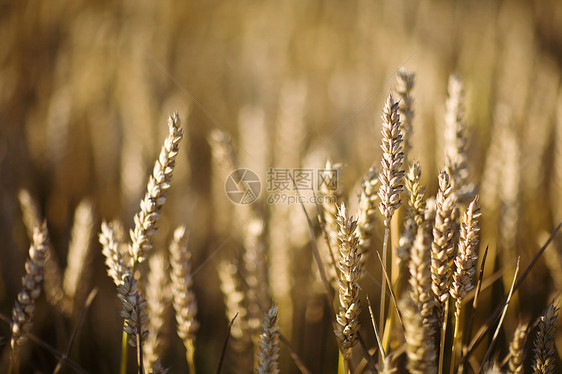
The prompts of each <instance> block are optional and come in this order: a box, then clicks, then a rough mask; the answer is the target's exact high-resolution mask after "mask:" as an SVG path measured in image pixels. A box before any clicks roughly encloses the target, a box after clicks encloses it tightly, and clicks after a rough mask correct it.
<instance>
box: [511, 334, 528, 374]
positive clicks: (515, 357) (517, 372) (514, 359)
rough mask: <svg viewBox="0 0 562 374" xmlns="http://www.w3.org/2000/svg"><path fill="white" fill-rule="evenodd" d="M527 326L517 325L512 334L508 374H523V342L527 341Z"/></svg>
mask: <svg viewBox="0 0 562 374" xmlns="http://www.w3.org/2000/svg"><path fill="white" fill-rule="evenodd" d="M528 328H529V327H528V324H526V323H524V324H519V325H518V326H517V328H516V329H515V333H514V334H513V339H512V340H511V343H510V344H509V361H508V370H507V372H508V373H509V374H523V373H524V370H523V364H524V362H525V341H526V340H527V333H528Z"/></svg>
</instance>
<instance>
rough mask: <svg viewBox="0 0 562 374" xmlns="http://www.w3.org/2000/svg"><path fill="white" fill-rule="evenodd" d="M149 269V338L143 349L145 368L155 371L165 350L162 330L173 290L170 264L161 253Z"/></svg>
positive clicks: (151, 258) (155, 257)
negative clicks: (169, 273) (171, 287)
mask: <svg viewBox="0 0 562 374" xmlns="http://www.w3.org/2000/svg"><path fill="white" fill-rule="evenodd" d="M148 268H149V272H148V282H147V285H146V304H147V315H148V337H147V338H146V341H145V343H144V345H143V349H144V363H145V367H146V368H148V369H152V370H153V371H154V370H155V367H156V362H157V361H158V359H159V358H160V355H161V354H162V350H163V345H162V344H163V340H162V333H163V332H162V329H163V327H164V322H165V316H166V311H167V306H168V305H169V302H170V299H171V296H170V291H171V290H170V280H169V278H168V263H167V261H166V259H165V258H164V256H163V255H162V254H161V253H155V254H154V255H152V256H151V257H150V259H149V260H148Z"/></svg>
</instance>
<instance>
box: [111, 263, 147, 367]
mask: <svg viewBox="0 0 562 374" xmlns="http://www.w3.org/2000/svg"><path fill="white" fill-rule="evenodd" d="M117 296H118V297H119V298H120V299H121V301H122V303H123V309H122V310H121V317H123V318H124V319H125V324H124V326H123V330H124V331H125V332H126V333H127V335H128V336H129V339H128V342H129V344H130V345H131V346H132V347H136V349H137V365H138V374H144V359H143V348H142V347H143V343H144V342H145V340H146V338H147V336H148V328H147V323H148V316H147V315H146V311H145V308H146V300H145V298H144V296H143V295H142V294H141V293H140V291H139V290H138V287H137V281H136V280H135V279H134V278H133V277H132V274H128V275H125V277H124V278H123V283H122V284H120V285H119V286H117Z"/></svg>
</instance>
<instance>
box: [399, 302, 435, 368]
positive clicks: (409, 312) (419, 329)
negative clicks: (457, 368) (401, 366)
mask: <svg viewBox="0 0 562 374" xmlns="http://www.w3.org/2000/svg"><path fill="white" fill-rule="evenodd" d="M400 305H401V306H403V307H404V313H403V316H404V328H405V337H406V353H407V356H408V363H407V364H406V367H407V368H408V370H409V371H410V373H411V374H435V373H436V372H437V366H436V362H435V360H436V357H437V356H436V355H437V354H436V351H435V343H434V339H433V337H432V334H431V332H430V330H429V329H428V327H427V326H425V325H424V322H423V318H422V316H421V314H420V313H419V309H418V308H417V306H416V303H415V302H414V301H413V300H412V299H410V298H405V299H402V302H401V303H400Z"/></svg>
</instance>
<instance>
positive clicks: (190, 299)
mask: <svg viewBox="0 0 562 374" xmlns="http://www.w3.org/2000/svg"><path fill="white" fill-rule="evenodd" d="M190 260H191V253H190V252H189V251H188V250H187V245H186V239H185V227H183V226H180V227H178V228H177V229H176V230H175V231H174V238H173V240H172V243H171V244H170V262H171V264H172V273H171V280H172V294H173V305H174V310H175V311H176V322H177V324H178V326H177V332H178V336H179V337H180V338H181V339H182V341H183V344H184V346H185V349H186V359H187V363H188V364H189V372H190V373H191V374H195V361H194V355H195V337H196V334H197V331H198V330H199V322H197V319H196V315H197V301H196V299H195V293H194V292H193V277H192V275H191V263H190Z"/></svg>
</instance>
